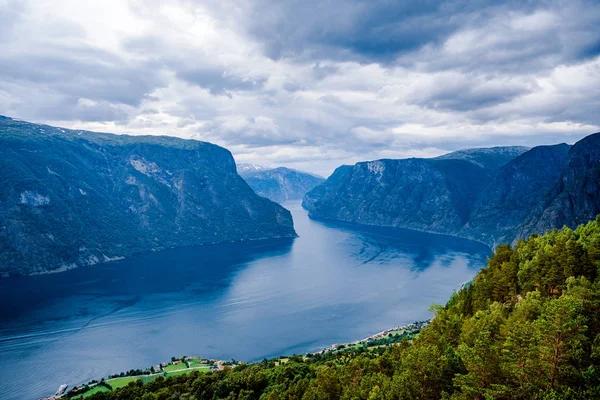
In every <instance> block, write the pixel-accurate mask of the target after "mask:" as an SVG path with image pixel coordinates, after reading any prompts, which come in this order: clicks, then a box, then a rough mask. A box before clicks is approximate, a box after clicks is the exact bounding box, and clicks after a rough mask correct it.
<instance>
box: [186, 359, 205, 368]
mask: <svg viewBox="0 0 600 400" xmlns="http://www.w3.org/2000/svg"><path fill="white" fill-rule="evenodd" d="M189 363H190V368H196V367H202V366H208V364H203V363H202V362H201V361H200V359H196V358H194V359H192V360H191V361H189Z"/></svg>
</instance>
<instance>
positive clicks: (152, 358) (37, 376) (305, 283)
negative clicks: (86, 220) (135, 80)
mask: <svg viewBox="0 0 600 400" xmlns="http://www.w3.org/2000/svg"><path fill="white" fill-rule="evenodd" d="M285 206H286V207H287V208H288V209H289V210H290V211H291V212H292V214H293V217H294V224H295V227H296V231H297V232H298V234H299V235H300V237H299V238H297V239H290V240H271V241H258V242H250V243H238V244H223V245H214V246H204V247H194V248H184V249H173V250H167V251H162V252H156V253H148V254H141V255H137V256H134V257H131V258H129V259H126V260H122V261H117V262H112V263H107V264H100V265H96V266H93V267H87V268H79V269H75V270H72V271H68V272H64V273H60V274H53V275H45V276H36V277H23V278H10V279H3V280H0V360H1V364H2V368H0V393H2V398H3V399H33V398H37V397H39V396H43V395H49V394H52V393H54V391H55V390H56V388H57V387H58V386H59V385H60V384H62V383H68V384H69V385H71V386H72V385H74V384H79V383H83V382H86V381H89V380H91V379H95V378H100V377H102V376H106V375H108V374H111V373H118V372H121V371H125V370H129V369H132V368H145V367H148V366H150V365H154V364H157V363H159V362H161V361H165V360H169V359H170V358H171V356H182V355H199V356H203V357H208V358H219V359H228V358H235V359H237V360H244V361H253V360H260V359H262V358H264V357H274V356H278V355H282V354H292V353H304V352H307V351H311V350H315V349H319V348H322V347H326V346H329V345H331V344H333V343H339V342H345V341H350V340H354V339H360V338H363V337H365V336H368V335H370V334H372V333H375V332H378V331H381V330H383V329H386V328H389V327H393V326H396V325H401V324H405V323H408V322H412V321H415V320H421V319H426V318H429V317H430V316H431V314H430V313H429V312H428V311H427V309H428V307H429V306H430V305H431V303H433V302H436V303H443V302H445V301H446V300H447V299H448V297H449V296H450V294H451V293H452V291H453V290H455V289H457V288H459V287H460V285H461V284H463V283H465V282H466V281H468V280H470V279H471V278H472V277H473V276H474V275H475V273H476V272H477V271H478V269H479V268H481V267H482V266H484V264H485V260H486V257H487V256H488V255H489V253H490V250H489V248H487V247H486V246H484V245H481V244H479V243H475V242H471V241H467V240H462V239H456V238H451V237H447V236H440V235H431V234H426V233H420V232H414V231H409V230H398V229H386V228H370V227H357V226H352V225H347V224H332V223H324V222H318V221H314V220H310V219H309V218H308V216H307V214H306V211H304V210H303V209H302V208H301V207H300V205H299V204H298V203H290V204H286V205H285Z"/></svg>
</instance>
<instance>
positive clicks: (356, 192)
mask: <svg viewBox="0 0 600 400" xmlns="http://www.w3.org/2000/svg"><path fill="white" fill-rule="evenodd" d="M303 206H304V207H305V208H306V209H308V210H309V215H310V216H312V217H314V218H324V219H336V220H343V221H348V222H355V223H360V224H368V225H382V226H394V227H401V228H409V229H416V230H423V231H428V232H434V233H442V234H450V235H455V236H460V237H465V238H469V239H474V240H478V241H480V242H483V243H485V244H487V245H489V246H491V247H495V246H497V245H498V244H500V243H503V242H513V241H515V240H517V239H518V238H522V237H527V236H529V235H530V234H532V233H534V232H537V233H544V232H546V231H548V230H550V229H553V228H560V227H562V226H563V225H567V226H570V227H575V226H577V225H579V224H581V223H585V222H587V221H589V220H591V219H594V218H595V217H596V215H597V214H599V213H600V134H594V135H591V136H588V137H587V138H584V139H583V140H581V141H580V142H578V143H576V144H575V145H574V146H572V147H571V146H569V145H567V144H559V145H555V146H538V147H535V148H533V149H531V150H527V149H526V148H523V147H496V148H491V149H468V150H461V151H457V152H454V153H450V154H447V155H444V156H441V157H437V158H435V159H405V160H378V161H371V162H365V163H358V164H356V165H354V166H342V167H340V168H338V169H337V170H336V171H335V172H334V173H333V175H332V176H331V177H329V178H328V179H327V181H325V183H323V184H322V185H320V186H317V187H316V188H315V189H313V190H312V191H310V192H309V193H307V194H306V196H305V198H304V201H303Z"/></svg>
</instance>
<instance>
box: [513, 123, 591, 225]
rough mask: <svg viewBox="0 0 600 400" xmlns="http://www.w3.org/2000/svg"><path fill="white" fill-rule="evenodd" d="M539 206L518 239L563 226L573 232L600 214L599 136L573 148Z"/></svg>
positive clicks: (585, 140)
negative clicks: (564, 166)
mask: <svg viewBox="0 0 600 400" xmlns="http://www.w3.org/2000/svg"><path fill="white" fill-rule="evenodd" d="M540 204H541V206H540V207H538V208H537V209H536V212H535V213H533V214H532V217H531V218H530V219H529V220H528V221H527V224H526V225H525V227H524V228H523V230H522V231H521V233H520V236H521V237H526V236H528V235H530V234H532V233H534V232H545V231H548V230H549V229H552V228H560V227H562V226H563V225H566V226H569V227H571V228H573V227H575V226H577V225H579V224H582V223H584V222H585V221H588V220H590V219H593V218H594V217H595V216H596V215H598V214H600V133H596V134H593V135H590V136H587V137H585V138H583V139H582V140H580V141H579V142H577V143H575V145H573V147H572V148H571V150H570V151H569V159H568V165H567V166H566V168H565V169H564V171H563V172H562V174H561V176H560V179H558V181H557V182H556V184H555V185H554V187H553V188H552V190H551V191H550V192H549V193H548V194H547V196H546V197H545V198H544V201H543V202H541V203H540Z"/></svg>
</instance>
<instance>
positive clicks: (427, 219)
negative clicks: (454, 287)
mask: <svg viewBox="0 0 600 400" xmlns="http://www.w3.org/2000/svg"><path fill="white" fill-rule="evenodd" d="M490 177H491V171H489V170H488V169H485V168H481V167H479V166H477V165H475V164H473V163H471V162H469V161H465V160H453V159H448V160H442V159H419V158H411V159H405V160H378V161H370V162H360V163H357V164H356V165H354V166H351V167H349V166H343V167H340V168H338V169H336V170H335V172H334V173H333V174H332V176H331V177H330V178H329V179H327V181H325V183H323V184H322V185H320V186H318V187H316V188H315V189H313V190H312V191H310V192H309V193H307V194H306V196H305V198H304V201H303V206H304V207H305V208H307V209H308V210H309V212H310V216H311V217H315V218H326V219H336V220H341V221H347V222H355V223H360V224H366V225H384V226H396V227H403V228H408V229H416V230H427V231H433V232H438V233H448V234H450V233H454V232H456V231H458V230H459V229H460V228H461V227H462V225H463V224H464V223H465V222H466V218H467V217H468V212H469V209H470V205H471V204H472V203H473V202H474V201H475V200H476V198H477V194H478V193H479V191H480V190H481V186H482V185H484V184H485V183H486V181H487V180H489V179H490Z"/></svg>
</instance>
